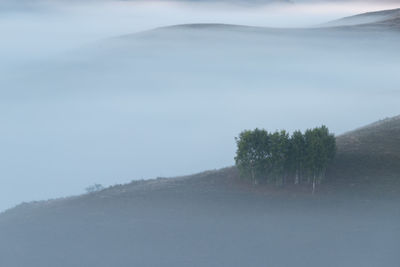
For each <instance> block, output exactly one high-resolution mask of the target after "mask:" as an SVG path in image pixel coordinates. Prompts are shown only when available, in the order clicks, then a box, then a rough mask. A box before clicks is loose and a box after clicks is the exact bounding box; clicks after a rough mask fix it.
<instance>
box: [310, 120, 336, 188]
mask: <svg viewBox="0 0 400 267" xmlns="http://www.w3.org/2000/svg"><path fill="white" fill-rule="evenodd" d="M304 137H305V152H306V153H305V154H306V157H305V164H306V166H307V173H308V175H309V176H308V177H309V182H310V178H311V179H312V185H313V186H312V188H313V191H312V192H313V193H314V191H315V187H316V184H319V183H320V182H321V180H322V179H323V178H324V176H325V171H326V168H327V166H328V165H329V163H330V161H331V160H332V159H333V158H334V156H335V153H336V140H335V137H334V135H333V134H330V133H329V130H328V128H327V127H326V126H324V125H323V126H321V127H319V128H314V129H312V130H311V129H308V130H307V131H306V132H305V135H304Z"/></svg>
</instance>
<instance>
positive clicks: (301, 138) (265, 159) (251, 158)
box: [235, 126, 336, 185]
mask: <svg viewBox="0 0 400 267" xmlns="http://www.w3.org/2000/svg"><path fill="white" fill-rule="evenodd" d="M236 143H237V151H236V157H235V162H236V166H237V167H238V169H239V171H240V174H241V176H242V177H247V178H251V179H252V181H253V182H254V183H258V182H260V181H263V182H269V183H275V184H277V185H284V184H286V183H289V182H293V183H295V184H298V183H303V182H306V183H311V181H312V182H313V184H314V185H315V183H319V182H320V181H321V180H322V179H323V177H324V175H325V171H326V168H327V167H328V165H329V163H330V162H331V161H332V160H333V158H334V156H335V153H336V139H335V136H334V135H333V134H330V133H329V130H328V128H327V127H326V126H321V127H318V128H314V129H309V130H307V131H306V132H305V133H304V134H303V133H301V132H300V131H295V132H294V133H293V134H292V135H291V136H289V134H288V133H287V132H286V131H284V130H282V131H276V132H274V133H269V132H268V131H266V130H260V129H255V130H253V131H251V130H246V131H243V132H242V133H240V135H239V137H238V138H236Z"/></svg>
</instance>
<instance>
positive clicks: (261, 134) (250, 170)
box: [235, 129, 270, 184]
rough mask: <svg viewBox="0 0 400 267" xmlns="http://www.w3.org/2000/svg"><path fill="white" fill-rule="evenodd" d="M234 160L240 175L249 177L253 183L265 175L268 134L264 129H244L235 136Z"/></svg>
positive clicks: (267, 169)
mask: <svg viewBox="0 0 400 267" xmlns="http://www.w3.org/2000/svg"><path fill="white" fill-rule="evenodd" d="M236 144H237V151H236V157H235V162H236V166H237V167H238V169H239V171H240V174H241V176H242V177H251V180H252V182H253V183H255V184H256V183H258V180H259V179H260V178H261V177H262V176H265V174H266V173H268V171H269V169H270V163H269V161H268V158H269V157H270V144H269V134H268V132H267V131H265V130H260V129H255V130H254V131H250V130H245V131H243V132H241V133H240V134H239V137H238V138H236Z"/></svg>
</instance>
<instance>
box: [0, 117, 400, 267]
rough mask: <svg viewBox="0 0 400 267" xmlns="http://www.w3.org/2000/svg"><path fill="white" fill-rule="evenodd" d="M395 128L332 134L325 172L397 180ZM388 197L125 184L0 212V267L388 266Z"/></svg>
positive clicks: (236, 184) (394, 227)
mask: <svg viewBox="0 0 400 267" xmlns="http://www.w3.org/2000/svg"><path fill="white" fill-rule="evenodd" d="M399 126H400V117H394V118H391V119H386V120H383V121H380V122H377V123H373V124H371V125H368V126H366V127H363V128H360V129H357V130H355V131H352V132H348V133H346V134H344V135H341V136H339V137H338V138H337V141H338V156H337V162H336V163H335V164H334V168H341V169H340V170H337V171H336V172H334V173H335V175H338V174H345V175H349V174H352V173H353V172H352V171H353V170H354V169H358V170H359V168H362V172H360V173H358V176H357V178H359V177H360V175H364V174H368V176H369V177H371V178H373V179H371V181H373V183H370V184H369V185H370V186H371V185H373V184H379V183H380V178H381V176H387V175H391V177H392V178H393V177H394V176H396V177H397V178H399V174H400V172H399V169H398V166H399V165H400V157H399V155H400V153H399V152H400V140H399V136H400V127H399ZM365 159H367V161H364V160H365ZM331 175H333V174H331ZM372 175H374V177H372ZM349 177H350V176H349ZM392 181H393V180H392ZM352 182H353V181H351V180H349V181H347V183H352ZM341 188H343V187H341ZM282 192H283V193H282ZM298 193H299V194H298ZM397 193H399V191H397ZM398 196H399V194H397V197H398ZM395 199H397V200H398V198H395ZM397 200H393V198H390V199H386V198H375V197H371V196H369V197H365V195H364V196H363V197H360V198H354V197H353V196H352V194H350V195H347V196H346V195H343V194H341V195H340V197H336V196H334V195H332V194H331V195H329V196H328V195H326V196H325V195H324V191H320V192H319V194H317V195H316V196H311V195H309V194H307V193H306V194H304V193H302V192H297V193H296V192H295V193H294V192H293V191H290V193H289V194H287V193H285V192H284V191H281V190H278V191H276V190H275V191H274V190H271V189H270V188H269V189H268V188H261V189H258V188H255V187H253V186H251V185H248V184H247V183H245V182H243V181H241V180H240V179H239V178H238V176H237V171H236V169H235V168H233V167H231V168H225V169H222V170H217V171H208V172H203V173H200V174H196V175H191V176H187V177H178V178H170V179H165V178H159V179H154V180H147V181H134V182H132V183H130V184H126V185H117V186H113V187H110V188H107V189H105V190H102V191H99V192H96V193H90V194H85V195H82V196H77V197H70V198H65V199H57V200H49V201H41V202H33V203H28V204H22V205H20V206H18V207H16V208H14V209H11V210H8V211H7V212H5V213H2V214H1V215H0V236H1V237H2V238H1V239H0V256H1V257H0V264H1V265H2V266H8V267H13V266H33V267H36V266H37V267H46V266H49V267H50V266H60V267H64V266H65V267H66V266H101V267H102V266H104V267H105V266H188V265H190V266H244V265H247V266H260V265H261V266H265V265H272V266H293V265H294V264H295V265H296V266H304V267H305V266H307V267H310V266H321V265H324V266H332V267H333V266H344V267H346V266H349V267H350V266H351V267H354V266H357V267H358V266H359V267H361V266H363V267H365V266H371V267H372V266H388V267H389V266H390V267H393V266H395V265H396V264H397V263H398V262H399V260H400V258H399V256H398V253H397V248H398V245H399V243H398V242H399V237H400V228H399V227H398V222H399V220H400V209H399V206H398V205H397V203H398V202H397ZM310 251H314V252H317V253H315V254H314V253H310ZM288 255H290V257H288Z"/></svg>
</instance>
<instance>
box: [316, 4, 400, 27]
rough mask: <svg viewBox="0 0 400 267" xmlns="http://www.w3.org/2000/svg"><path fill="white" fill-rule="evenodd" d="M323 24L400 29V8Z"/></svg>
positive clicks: (328, 25) (326, 25)
mask: <svg viewBox="0 0 400 267" xmlns="http://www.w3.org/2000/svg"><path fill="white" fill-rule="evenodd" d="M321 26H325V27H338V26H359V27H372V26H375V27H378V26H380V27H390V28H397V29H400V8H398V9H390V10H382V11H374V12H367V13H363V14H358V15H355V16H350V17H345V18H342V19H338V20H334V21H331V22H328V23H325V24H323V25H321Z"/></svg>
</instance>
